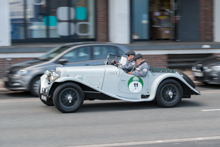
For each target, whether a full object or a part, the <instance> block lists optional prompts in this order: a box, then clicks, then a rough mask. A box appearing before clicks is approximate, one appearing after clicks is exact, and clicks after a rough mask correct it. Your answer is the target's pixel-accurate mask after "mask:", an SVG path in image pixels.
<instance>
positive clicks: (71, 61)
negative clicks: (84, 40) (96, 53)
mask: <svg viewBox="0 0 220 147" xmlns="http://www.w3.org/2000/svg"><path fill="white" fill-rule="evenodd" d="M61 59H67V60H68V62H67V63H65V64H64V65H63V66H64V67H69V66H89V65H90V62H91V48H90V47H89V46H85V47H79V48H75V49H73V50H71V51H69V52H68V53H66V54H64V55H63V56H62V57H61Z"/></svg>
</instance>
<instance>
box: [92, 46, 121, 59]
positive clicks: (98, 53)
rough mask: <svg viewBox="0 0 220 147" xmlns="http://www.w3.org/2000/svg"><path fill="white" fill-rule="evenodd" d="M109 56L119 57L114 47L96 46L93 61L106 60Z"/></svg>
mask: <svg viewBox="0 0 220 147" xmlns="http://www.w3.org/2000/svg"><path fill="white" fill-rule="evenodd" d="M108 54H112V55H117V50H116V48H115V47H114V46H94V47H93V59H105V58H106V57H107V55H108Z"/></svg>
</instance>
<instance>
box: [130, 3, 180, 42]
mask: <svg viewBox="0 0 220 147" xmlns="http://www.w3.org/2000/svg"><path fill="white" fill-rule="evenodd" d="M131 9H132V12H131V18H132V19H131V21H132V22H131V40H132V41H148V40H174V39H175V36H176V35H175V32H176V29H175V28H176V23H177V21H176V19H175V18H176V17H175V13H176V9H177V6H176V3H175V0H131Z"/></svg>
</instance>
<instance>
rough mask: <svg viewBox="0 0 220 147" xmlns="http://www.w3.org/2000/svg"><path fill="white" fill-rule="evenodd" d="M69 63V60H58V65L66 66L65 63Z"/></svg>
mask: <svg viewBox="0 0 220 147" xmlns="http://www.w3.org/2000/svg"><path fill="white" fill-rule="evenodd" d="M67 62H68V60H67V59H59V60H58V64H62V65H63V64H65V63H67Z"/></svg>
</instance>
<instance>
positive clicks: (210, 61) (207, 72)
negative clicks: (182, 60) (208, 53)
mask: <svg viewBox="0 0 220 147" xmlns="http://www.w3.org/2000/svg"><path fill="white" fill-rule="evenodd" d="M192 71H193V75H194V78H195V80H196V81H199V82H202V83H204V84H217V85H220V56H212V57H208V58H205V59H204V60H201V61H198V62H196V63H195V64H194V65H193V66H192Z"/></svg>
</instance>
